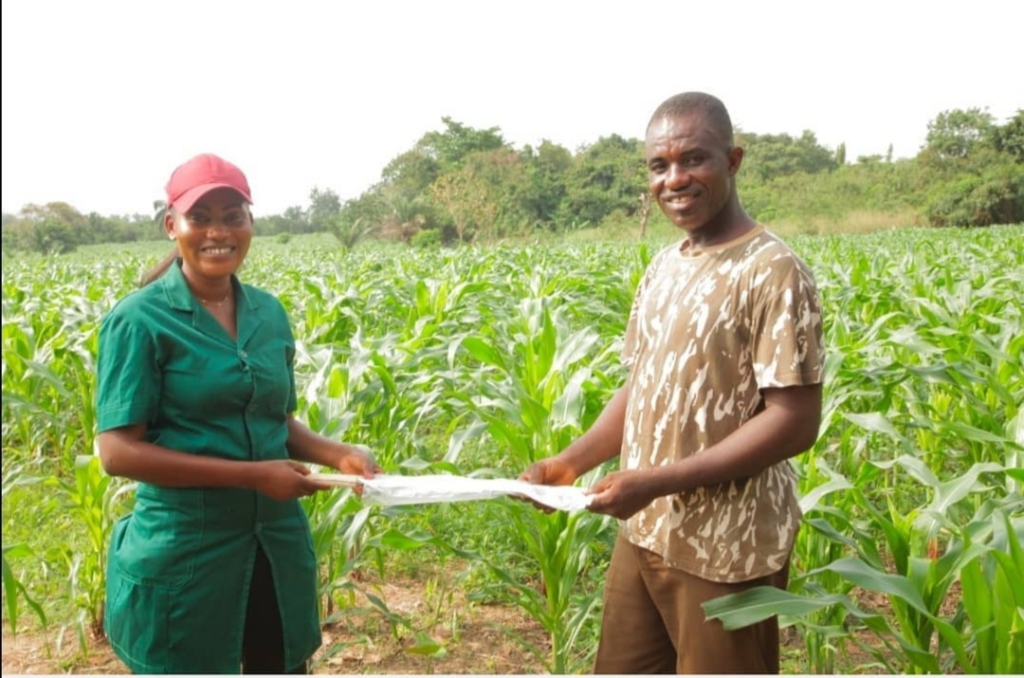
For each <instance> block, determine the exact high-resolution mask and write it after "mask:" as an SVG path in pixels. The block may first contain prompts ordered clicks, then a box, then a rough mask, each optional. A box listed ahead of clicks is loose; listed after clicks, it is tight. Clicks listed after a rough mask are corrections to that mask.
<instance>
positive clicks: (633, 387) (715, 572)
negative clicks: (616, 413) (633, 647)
mask: <svg viewBox="0 0 1024 678" xmlns="http://www.w3.org/2000/svg"><path fill="white" fill-rule="evenodd" d="M686 244H687V241H684V243H683V245H682V246H678V245H674V246H671V247H668V248H665V249H664V250H662V251H661V252H659V253H658V254H657V255H656V256H655V258H654V259H653V260H652V261H651V264H650V265H649V266H648V268H647V271H646V273H645V275H644V279H643V281H642V282H641V285H640V289H639V290H638V292H637V295H636V299H635V301H634V305H633V310H632V312H631V314H630V320H629V325H628V327H627V331H626V337H625V341H624V344H623V350H622V359H623V362H624V363H625V364H626V365H627V366H629V367H630V375H629V381H628V389H629V391H628V393H629V401H628V405H627V411H626V425H625V430H624V435H623V444H622V455H621V467H622V468H624V469H643V468H650V467H655V466H661V465H665V464H670V463H672V462H675V461H678V460H680V459H683V458H685V457H687V456H690V455H694V454H701V453H703V452H704V451H705V450H707V449H708V448H710V447H712V446H714V445H715V444H716V443H718V442H719V441H721V440H722V439H724V438H725V437H727V436H728V435H730V434H731V433H732V432H734V431H735V430H736V429H738V428H739V427H740V426H742V425H743V424H744V423H746V422H747V421H748V420H749V419H750V418H751V417H753V416H754V415H756V414H757V413H758V412H760V411H761V410H762V409H763V408H764V399H763V396H762V393H761V392H762V390H763V389H766V388H780V387H786V386H797V385H809V384H817V383H821V381H822V379H823V377H824V355H825V354H824V347H823V344H824V341H823V336H822V335H823V332H822V323H821V305H820V301H819V299H818V294H817V290H816V287H815V283H814V278H813V277H812V275H811V273H810V270H809V269H808V268H807V266H806V265H805V264H804V263H803V262H802V261H801V260H800V259H799V258H798V257H797V256H796V255H795V254H794V253H793V252H792V250H790V249H789V247H787V246H786V245H785V244H784V243H783V242H782V241H781V240H779V239H778V238H777V237H776V236H775V235H773V234H771V233H769V232H768V231H766V230H765V229H764V227H762V226H758V227H757V228H755V229H753V230H752V231H751V232H750V233H748V234H746V235H744V236H742V237H740V238H737V239H735V240H733V241H731V242H728V243H725V244H723V245H720V246H718V247H712V248H707V249H704V250H701V251H700V252H691V251H690V250H689V249H687V247H686ZM799 525H800V508H799V505H798V503H797V498H796V477H795V474H794V472H793V469H792V467H791V466H790V465H789V463H788V462H783V463H781V464H776V465H775V466H772V467H769V468H767V469H765V470H764V471H763V472H762V473H760V474H758V475H757V476H754V477H752V478H749V479H747V480H745V481H739V482H733V483H725V484H722V485H718V486H710V487H702V488H698V489H697V490H694V491H691V492H685V493H681V494H677V495H670V496H667V497H660V498H658V499H656V500H655V501H654V502H652V503H651V504H650V505H649V506H648V507H647V508H645V509H643V510H642V511H640V512H638V513H637V514H635V515H634V516H633V517H631V518H630V519H629V520H628V521H626V522H625V523H624V525H623V531H624V534H625V535H626V536H627V538H628V539H629V540H630V541H631V542H632V543H634V544H637V545H638V546H643V547H644V548H646V549H648V550H650V551H653V552H655V553H657V554H659V555H660V556H661V557H662V558H664V559H665V561H666V564H667V565H669V566H671V567H674V568H678V569H681V570H684V571H686V572H689V573H690V574H694V575H697V576H699V577H701V578H703V579H709V580H713V581H720V582H738V581H747V580H750V579H756V578H758V577H763V576H765V575H767V574H770V573H772V572H776V571H778V570H779V569H780V568H781V567H782V566H783V563H784V562H785V560H786V558H787V556H788V554H789V552H790V550H791V549H792V545H793V539H794V537H795V535H796V532H797V530H798V528H799Z"/></svg>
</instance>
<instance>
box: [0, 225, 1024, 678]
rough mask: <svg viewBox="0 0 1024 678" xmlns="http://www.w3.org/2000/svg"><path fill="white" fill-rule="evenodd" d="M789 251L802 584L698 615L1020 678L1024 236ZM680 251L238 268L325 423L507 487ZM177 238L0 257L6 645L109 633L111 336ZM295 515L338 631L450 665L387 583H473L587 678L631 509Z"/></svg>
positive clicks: (909, 235) (962, 234)
mask: <svg viewBox="0 0 1024 678" xmlns="http://www.w3.org/2000/svg"><path fill="white" fill-rule="evenodd" d="M787 240H788V242H789V243H790V244H791V245H792V246H793V247H794V248H795V249H796V250H797V252H798V253H799V254H800V255H801V256H802V257H803V258H804V260H805V261H807V262H808V264H809V265H810V267H811V268H812V270H813V271H814V274H815V277H816V280H817V282H818V286H819V290H820V293H821V297H822V302H823V306H824V321H825V333H826V343H827V352H828V358H827V363H826V375H827V376H826V383H825V404H824V414H823V420H822V425H821V429H820V436H819V440H818V442H817V444H816V445H815V446H814V448H813V449H811V450H810V451H808V452H806V453H804V454H802V455H800V456H798V457H796V458H795V459H794V460H793V464H794V466H795V468H796V469H797V473H798V476H799V478H800V490H801V495H802V497H801V506H802V508H803V510H804V514H805V515H804V525H803V527H802V528H801V532H800V534H799V536H798V539H797V544H796V547H795V551H794V553H793V557H792V559H791V567H792V571H791V576H790V585H789V590H788V591H777V590H767V589H754V590H751V591H748V592H746V593H744V594H741V595H738V596H730V597H726V598H721V599H718V600H716V601H712V603H709V604H708V605H707V606H706V608H705V609H706V611H707V613H708V614H709V616H711V617H713V618H718V619H721V620H722V621H723V623H725V624H726V625H727V626H728V625H732V626H742V625H744V624H747V623H751V622H753V621H757V620H760V619H763V618H764V617H766V616H771V615H775V614H778V615H780V616H781V621H782V623H783V624H784V625H785V626H786V627H788V629H789V631H788V633H789V634H791V636H792V637H793V638H795V639H796V640H795V642H796V643H797V645H798V647H799V648H800V651H799V652H797V653H794V656H795V658H792V659H790V661H789V663H787V664H786V667H787V670H791V671H794V672H799V673H833V672H885V673H951V672H952V673H989V674H991V673H1017V674H1020V673H1024V495H1022V489H1021V488H1022V486H1024V358H1022V354H1024V227H1022V226H1019V225H1018V226H1004V227H993V228H987V229H971V230H923V229H903V230H891V231H885V232H879V233H874V234H868V235H856V236H853V235H846V236H840V235H836V236H814V237H812V236H796V237H792V238H788V239H787ZM662 244H667V243H659V242H615V243H613V242H607V243H587V244H543V245H516V246H497V247H493V248H486V249H484V248H480V249H477V248H469V247H463V248H460V249H454V250H446V249H412V248H408V247H404V246H389V245H384V244H379V245H371V246H367V247H365V248H362V249H357V250H355V251H352V252H347V253H346V252H342V251H339V250H338V249H337V246H336V245H332V244H331V242H330V241H329V240H326V239H320V238H318V237H315V236H313V237H304V238H295V239H292V240H291V241H290V242H288V243H287V244H284V243H276V242H274V241H272V240H271V239H256V240H254V242H253V246H252V248H251V250H250V253H249V257H248V260H247V262H246V264H245V266H244V268H243V270H242V271H241V272H240V277H241V278H242V279H243V280H244V281H245V282H248V283H250V284H253V285H256V286H259V287H262V288H264V289H266V290H268V291H271V292H273V293H275V294H276V295H277V296H278V297H279V298H280V299H281V300H282V302H283V303H284V305H285V308H286V309H287V311H288V313H289V315H290V317H291V320H292V326H293V330H294V333H295V336H296V340H297V353H296V381H297V387H298V391H299V410H298V413H297V415H298V416H299V417H300V418H301V419H303V420H304V421H306V422H307V423H308V424H309V425H310V426H311V428H313V429H314V430H316V431H319V432H321V433H323V434H325V435H328V436H331V437H334V438H337V439H341V440H345V441H347V442H350V443H356V444H361V445H365V446H367V447H368V448H369V449H370V450H371V451H372V453H373V454H374V455H375V458H376V460H377V461H378V462H379V463H380V464H381V466H382V467H383V468H384V469H385V470H386V471H387V472H389V473H402V474H418V473H455V474H459V475H469V476H476V477H511V478H514V477H516V476H518V475H519V473H520V472H521V471H522V470H523V469H525V468H526V466H528V465H529V464H530V463H531V462H532V461H534V460H536V459H540V458H542V457H546V456H549V455H552V454H555V453H557V452H558V451H559V450H560V449H562V448H563V447H564V446H566V445H567V444H568V443H569V442H570V441H571V440H572V439H573V438H574V437H576V436H578V435H579V434H580V433H581V432H583V431H585V430H586V429H587V428H588V427H589V426H590V425H591V424H592V423H593V421H594V420H595V419H596V417H597V415H598V414H599V413H600V411H601V408H602V407H603V405H604V403H605V402H606V400H607V399H608V398H609V397H610V395H611V394H612V393H613V392H614V390H615V389H616V388H617V387H618V386H619V385H621V383H622V381H623V379H624V377H625V373H624V370H623V368H622V366H621V365H620V364H619V360H618V352H619V347H620V345H621V337H622V334H623V332H624V330H625V324H626V320H627V316H628V314H629V309H630V306H631V303H632V299H633V293H634V291H635V289H636V287H637V285H638V283H639V281H640V278H641V276H642V273H643V270H644V267H645V265H646V263H647V262H648V261H649V260H650V259H651V257H652V256H653V255H654V254H655V253H656V251H657V250H658V248H659V247H661V246H662ZM161 247H166V244H162V245H161V244H160V243H157V244H155V245H151V244H146V245H143V244H139V245H133V246H97V247H94V248H85V249H82V250H81V251H79V252H77V253H74V254H71V255H65V256H57V257H49V258H44V257H35V256H32V257H29V256H25V255H18V256H17V257H7V256H6V255H5V257H4V259H3V511H2V512H3V521H4V522H3V597H4V600H3V615H4V623H5V629H7V631H9V632H13V633H27V632H30V631H31V632H35V633H43V634H45V635H46V637H47V638H50V639H52V641H48V642H52V643H56V644H60V643H64V644H74V643H77V644H78V645H79V646H80V647H81V651H82V652H87V651H88V648H89V647H90V646H94V645H95V643H96V642H97V638H101V637H102V634H103V630H102V623H101V622H102V615H103V590H104V576H105V575H104V568H105V558H106V552H105V551H106V543H107V538H108V536H109V533H110V529H111V527H112V525H113V523H114V522H115V521H116V520H117V519H118V518H119V517H120V516H121V515H123V514H124V513H125V512H127V511H129V510H130V509H131V503H132V497H133V489H134V488H133V485H132V484H131V483H130V482H126V481H124V480H122V479H112V478H109V477H107V476H106V475H105V474H104V473H103V472H102V470H101V468H100V466H99V462H98V459H97V458H96V457H95V456H94V455H93V440H94V437H95V416H94V396H95V392H94V391H95V383H96V380H95V359H96V348H97V336H96V333H97V328H98V326H99V321H100V319H101V318H102V316H103V315H104V314H105V313H106V312H107V311H108V310H109V309H110V307H111V306H112V305H113V304H114V302H115V301H116V300H117V299H118V298H120V297H122V296H123V295H125V294H127V293H128V292H129V291H131V290H132V289H133V288H134V287H135V286H136V284H137V280H138V279H139V277H140V275H141V273H142V272H143V271H144V270H145V269H147V268H148V267H149V266H150V265H152V264H153V263H154V262H155V261H156V260H157V259H158V258H159V257H160V256H161V255H162V254H164V252H163V251H161V249H160V248H161ZM612 465H614V462H613V463H612ZM610 468H611V466H609V467H608V468H605V469H601V470H598V471H596V472H595V473H594V474H592V475H590V476H588V477H586V478H583V479H582V480H581V482H582V483H583V484H586V483H588V482H591V481H592V480H593V479H594V478H595V477H597V474H598V473H601V472H606V471H608V470H610ZM303 503H304V506H305V508H306V510H307V512H308V514H309V517H310V522H311V525H312V528H313V537H314V546H315V549H316V553H317V556H318V558H319V562H320V591H321V614H322V618H323V619H324V622H325V624H339V623H345V620H346V619H349V618H351V617H353V616H354V615H364V616H366V615H369V616H373V617H374V618H376V619H378V620H379V622H380V623H379V625H378V627H377V628H379V629H380V631H379V632H380V633H382V634H387V635H390V636H391V637H392V638H393V639H395V640H396V641H397V642H398V643H400V644H401V646H402V647H403V648H404V650H405V651H406V652H409V653H414V654H417V655H420V656H425V657H442V656H443V655H444V653H445V652H446V651H447V650H448V649H450V648H449V647H448V646H451V645H453V644H454V643H456V642H458V636H457V634H456V635H447V636H444V637H441V636H440V635H438V634H436V633H434V632H432V629H433V628H434V627H433V626H430V625H426V624H424V623H423V620H422V619H421V618H419V617H416V618H413V617H412V616H410V615H409V614H406V613H404V612H402V611H401V610H397V609H393V607H392V606H391V605H390V604H389V601H388V599H387V597H386V596H385V595H384V594H383V591H384V589H383V587H382V583H383V582H386V581H388V580H389V578H392V577H395V576H398V575H399V574H401V575H402V576H410V575H411V576H415V575H416V572H417V571H422V572H432V573H434V574H432V575H431V576H430V577H429V579H427V578H425V579H424V581H423V589H424V596H425V598H429V599H441V598H443V597H444V596H445V595H446V592H447V593H449V594H450V592H451V591H453V590H458V591H459V592H460V595H461V596H462V599H465V600H467V601H470V602H471V603H474V604H496V605H506V606H510V607H515V608H517V609H519V610H521V611H522V612H524V613H525V614H526V615H528V617H529V618H530V619H531V620H533V622H534V623H535V625H536V627H537V628H538V629H542V630H543V634H542V636H540V637H541V638H543V640H538V636H530V637H528V638H527V637H519V636H517V635H516V634H515V632H514V631H512V630H508V634H509V637H510V638H511V639H512V640H513V642H519V643H521V644H522V645H523V646H524V647H526V648H527V649H528V650H529V652H530V656H532V657H534V658H535V661H536V663H535V665H533V666H531V667H524V670H527V671H544V672H552V673H579V672H587V671H589V669H590V666H591V661H592V658H593V653H594V650H595V647H596V640H597V635H598V631H599V621H600V607H601V591H602V581H603V573H604V569H605V566H606V565H607V561H608V557H609V555H610V550H611V546H612V544H613V542H614V538H615V532H616V523H615V521H614V520H611V519H608V518H606V517H603V516H599V515H595V514H590V513H587V512H582V513H579V514H571V515H569V514H565V513H561V512H555V513H551V514H547V513H543V512H540V511H537V510H536V509H534V508H533V507H532V506H531V505H529V504H528V503H526V502H520V501H515V500H511V499H498V500H489V501H483V502H473V503H453V504H439V505H430V506H406V507H391V508H379V507H370V506H367V505H363V504H362V502H361V501H360V500H359V498H358V497H356V496H355V495H354V494H352V493H351V492H350V491H348V490H340V489H339V490H333V491H329V492H321V493H318V494H317V495H314V496H312V497H309V498H306V499H304V500H303ZM438 573H439V574H438ZM438 614H441V615H443V614H451V612H444V611H441V612H438ZM457 623H458V620H457V619H455V618H452V619H451V620H450V624H451V625H457ZM5 652H6V650H5ZM330 653H331V648H329V647H328V648H326V652H325V654H324V656H325V657H329V656H330ZM439 666H440V664H439ZM480 671H481V672H487V669H486V667H485V666H480Z"/></svg>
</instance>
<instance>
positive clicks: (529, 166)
mask: <svg viewBox="0 0 1024 678" xmlns="http://www.w3.org/2000/svg"><path fill="white" fill-rule="evenodd" d="M521 156H522V158H523V162H524V164H525V169H526V174H527V179H526V183H525V185H524V186H523V187H522V189H521V192H520V195H519V202H520V208H521V209H522V211H523V213H524V214H525V215H526V218H527V220H528V221H529V222H531V223H533V224H534V225H540V224H548V225H549V227H552V228H553V227H554V226H555V219H556V217H557V215H558V210H559V207H560V206H561V204H562V201H563V200H564V199H565V195H566V185H565V181H566V174H567V173H568V171H569V169H570V168H571V167H572V164H573V158H572V153H570V152H569V150H568V149H567V148H565V147H564V146H560V145H558V144H555V143H552V142H550V141H547V140H546V139H545V140H544V141H541V143H540V146H538V147H537V148H536V149H533V148H532V147H530V146H526V147H525V148H524V149H523V151H522V153H521Z"/></svg>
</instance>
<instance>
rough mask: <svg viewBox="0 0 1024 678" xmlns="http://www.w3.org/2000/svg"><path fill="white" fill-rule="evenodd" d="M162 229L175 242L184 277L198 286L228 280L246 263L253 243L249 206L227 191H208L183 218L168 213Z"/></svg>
mask: <svg viewBox="0 0 1024 678" xmlns="http://www.w3.org/2000/svg"><path fill="white" fill-rule="evenodd" d="M164 228H165V229H166V230H167V234H168V235H170V236H171V237H172V238H174V239H175V240H177V241H178V253H179V254H180V255H181V259H182V270H183V271H184V273H185V276H186V277H187V278H188V279H190V280H195V281H197V282H198V281H203V282H207V283H213V282H218V281H220V280H221V279H223V278H226V277H230V276H231V274H232V273H234V272H235V271H237V270H238V267H239V266H241V265H242V262H243V261H245V255H246V254H247V253H248V252H249V243H250V242H251V241H252V215H251V214H250V213H249V206H248V205H247V204H246V202H245V200H244V199H243V198H242V196H240V195H239V194H238V193H237V192H236V191H234V190H232V189H230V188H216V189H214V190H212V191H210V192H209V193H207V194H206V195H204V196H203V197H202V198H200V199H199V200H197V201H196V202H195V204H194V205H192V208H191V209H190V210H189V211H188V212H187V213H185V214H179V213H178V212H176V211H174V210H170V211H169V212H168V214H167V217H166V219H165V220H164Z"/></svg>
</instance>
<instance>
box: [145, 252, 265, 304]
mask: <svg viewBox="0 0 1024 678" xmlns="http://www.w3.org/2000/svg"><path fill="white" fill-rule="evenodd" d="M160 284H161V285H162V286H163V289H164V295H165V296H166V297H167V303H168V304H169V305H170V306H171V308H173V309H177V310H179V311H194V310H195V309H196V303H197V300H196V298H195V295H193V294H192V290H190V289H189V287H188V281H186V280H185V274H184V273H183V272H182V270H181V259H180V258H179V259H175V260H174V263H173V264H171V267H170V268H169V269H167V273H165V274H164V275H163V277H162V278H160ZM231 286H232V287H233V288H234V289H235V299H236V301H237V303H238V306H239V307H244V308H246V309H248V310H250V311H251V310H255V309H256V308H257V307H258V306H259V303H258V302H257V300H256V298H255V297H252V296H250V295H248V294H246V293H245V288H244V287H242V283H240V282H239V281H238V277H237V276H235V275H234V274H232V275H231Z"/></svg>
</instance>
